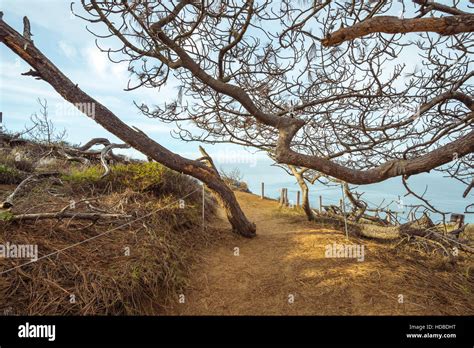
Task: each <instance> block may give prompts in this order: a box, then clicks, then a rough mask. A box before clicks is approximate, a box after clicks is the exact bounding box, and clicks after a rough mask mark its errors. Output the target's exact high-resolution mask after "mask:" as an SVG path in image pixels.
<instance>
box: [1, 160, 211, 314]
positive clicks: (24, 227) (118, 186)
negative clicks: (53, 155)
mask: <svg viewBox="0 0 474 348" xmlns="http://www.w3.org/2000/svg"><path fill="white" fill-rule="evenodd" d="M114 169H115V170H113V175H111V176H110V178H107V179H100V178H96V179H97V180H92V179H91V177H92V176H93V173H100V174H101V172H100V170H99V169H98V168H94V167H93V168H88V169H86V170H84V171H80V170H77V169H75V170H72V171H71V172H70V173H68V174H67V175H64V177H63V182H64V185H63V186H51V184H50V183H44V184H42V185H39V186H37V187H35V188H34V189H32V190H30V191H29V192H28V193H27V194H26V195H24V196H22V197H21V198H20V199H19V200H18V202H17V204H16V205H15V207H14V209H15V210H14V211H13V212H25V211H28V212H47V211H58V210H60V209H61V208H63V207H65V206H67V205H68V204H69V202H70V201H71V200H72V199H74V200H75V201H76V202H80V201H81V200H83V199H85V198H89V201H90V203H91V204H92V205H93V206H94V208H95V209H98V210H103V211H108V212H114V213H123V214H130V215H133V216H134V218H132V219H131V220H132V221H131V222H130V220H126V219H123V220H115V221H98V222H96V223H91V222H90V221H78V220H74V219H72V220H69V219H67V220H63V221H56V220H42V221H38V222H37V223H26V222H19V223H16V222H15V223H13V222H0V244H6V243H7V242H10V243H14V244H17V245H21V244H33V245H38V251H39V257H40V258H41V257H42V256H45V255H49V254H52V255H51V256H49V257H47V258H44V259H40V260H38V261H37V262H33V263H30V264H27V265H25V266H23V267H19V268H16V269H12V270H10V271H8V272H7V273H4V274H1V275H0V314H2V313H5V314H22V315H46V314H50V315H65V314H67V315H97V314H100V315H103V314H107V315H123V314H126V315H128V314H130V315H131V314H145V315H146V314H159V313H162V312H163V311H164V309H165V308H166V307H167V306H169V302H170V301H172V300H173V299H174V298H176V296H177V294H179V293H180V292H181V291H183V290H182V289H183V288H185V287H186V284H187V279H188V274H189V269H190V265H191V264H193V263H196V262H198V255H197V250H199V248H201V247H202V246H204V245H208V244H209V243H211V242H212V241H214V240H216V239H218V236H219V231H217V230H215V229H210V228H208V229H206V230H205V231H204V230H203V229H202V226H201V218H200V215H201V188H200V186H199V185H198V184H197V183H196V182H195V181H194V180H192V179H190V178H189V177H187V176H184V175H181V174H178V173H175V172H172V171H169V170H167V169H164V168H163V167H161V166H159V165H157V164H156V163H155V164H143V165H138V164H134V165H132V166H123V165H120V166H117V167H115V168H114ZM3 189H4V194H6V192H7V190H6V187H3ZM183 196H187V197H186V198H185V199H184V201H185V209H181V208H180V206H179V201H178V200H179V199H180V198H181V197H183ZM97 197H99V198H100V199H94V198H97ZM206 204H207V209H206V213H207V217H208V218H212V215H213V214H214V212H213V210H214V208H215V202H214V201H213V200H210V199H209V200H208V201H207V202H206ZM75 209H76V211H86V210H88V209H90V207H88V206H87V204H85V203H84V202H82V203H78V204H77V206H76V207H75ZM143 216H146V218H143V219H140V217H143ZM135 220H136V221H135ZM109 231H110V232H109ZM91 238H92V239H91ZM88 239H91V240H89V241H87V240H88ZM84 241H86V242H84ZM67 248H69V249H67ZM60 250H63V251H60ZM58 251H59V252H58ZM128 252H129V253H128ZM27 261H28V260H18V259H4V260H1V261H0V262H1V263H0V265H1V270H0V272H3V271H6V270H8V269H11V268H14V267H16V266H19V265H21V264H24V263H26V262H27Z"/></svg>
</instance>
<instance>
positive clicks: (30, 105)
mask: <svg viewBox="0 0 474 348" xmlns="http://www.w3.org/2000/svg"><path fill="white" fill-rule="evenodd" d="M0 4H1V5H0V9H1V10H2V11H3V12H4V17H3V19H4V20H5V21H6V22H7V23H8V24H9V25H11V26H12V27H13V28H15V29H16V30H17V31H21V30H22V28H23V21H22V19H23V16H25V15H26V16H28V18H29V19H30V22H31V27H32V33H33V35H34V36H33V40H34V43H35V45H36V46H37V47H38V48H39V49H40V50H41V51H42V52H43V53H44V54H45V55H46V56H47V57H48V58H49V59H50V60H51V61H52V62H53V63H54V64H55V65H56V66H58V68H59V69H60V70H61V71H63V72H64V73H65V74H66V75H67V76H68V77H69V78H70V79H71V80H72V81H74V82H76V83H78V85H79V87H80V88H81V89H83V90H84V91H85V92H87V93H88V94H90V95H91V96H92V97H93V98H95V99H97V100H98V101H100V102H101V103H103V104H104V105H105V106H107V107H108V108H109V109H110V110H112V111H113V112H114V113H115V114H116V115H117V116H119V117H120V118H121V119H122V120H123V121H125V122H127V123H128V124H130V125H134V126H136V127H138V128H140V129H142V130H143V131H145V132H146V133H147V134H148V135H149V136H150V137H152V138H154V139H155V140H157V141H158V142H159V143H160V144H162V145H164V146H166V147H167V148H169V149H170V150H172V151H174V152H177V153H179V154H181V155H183V156H185V157H189V158H196V157H199V153H198V151H197V146H198V144H196V143H183V142H182V141H178V140H176V139H173V138H172V137H171V135H170V131H171V130H172V129H173V125H171V124H164V123H160V122H159V121H157V120H153V119H148V118H146V117H145V116H143V115H141V114H140V113H139V112H138V110H137V108H136V107H135V106H134V104H133V101H136V102H137V103H138V104H141V103H142V102H145V103H147V104H149V105H151V104H164V103H165V101H170V100H173V99H175V98H176V94H177V89H176V88H175V86H167V87H165V88H161V89H160V90H156V89H153V90H152V89H139V90H136V91H132V92H125V91H124V90H123V89H124V88H125V87H126V86H127V82H128V79H129V75H128V72H127V66H126V65H124V64H112V63H110V62H109V60H108V58H107V56H106V54H104V53H102V52H100V51H99V50H98V49H97V47H96V46H95V43H94V39H95V37H94V36H93V35H92V34H90V33H89V32H88V31H87V30H86V28H85V26H86V22H84V21H83V20H81V19H79V18H76V17H74V16H73V15H72V14H71V13H70V1H67V0H37V1H32V0H0ZM78 6H80V4H76V7H78ZM94 29H96V28H94ZM404 56H405V57H403V58H401V57H400V58H401V59H402V60H404V61H405V62H407V63H409V64H411V65H412V66H414V65H415V64H416V63H417V62H418V61H419V57H416V58H415V57H414V56H413V55H411V56H410V52H406V53H405V54H404ZM0 61H1V65H0V111H2V112H3V124H4V126H5V127H6V128H7V129H8V130H11V131H20V130H22V129H23V128H24V125H25V124H28V122H29V117H30V116H31V114H33V113H34V112H37V111H38V110H39V104H38V103H37V101H36V100H37V98H45V99H47V101H48V105H49V113H50V116H51V117H52V120H53V121H54V123H55V125H56V126H57V127H58V128H65V129H66V130H67V132H68V140H69V141H70V142H72V143H76V144H79V143H85V142H87V141H88V140H90V139H91V138H93V137H107V138H109V139H110V140H112V141H114V142H120V140H118V139H117V138H116V137H114V136H113V135H112V134H110V133H108V132H107V131H106V130H104V129H103V128H102V127H100V126H99V125H97V124H96V123H95V122H94V121H93V120H91V119H89V118H88V117H85V116H84V115H82V114H80V113H78V112H71V111H72V110H73V109H72V108H70V107H69V106H68V105H69V104H68V103H67V102H65V101H64V100H63V99H62V98H61V97H59V95H58V94H57V93H56V92H55V91H54V90H53V89H52V88H51V87H50V86H49V85H48V84H47V83H45V82H44V81H39V80H35V79H33V78H31V77H26V76H21V73H23V72H26V71H28V70H29V69H30V67H29V66H28V65H27V64H26V63H25V62H23V61H22V60H21V59H19V58H18V57H17V56H16V55H15V54H13V53H12V52H11V51H10V50H9V49H8V48H6V47H5V46H4V45H0ZM205 147H206V149H207V150H208V152H209V153H210V154H211V155H212V156H213V157H214V159H215V161H216V162H217V165H218V166H219V167H220V168H225V169H231V168H234V167H238V168H239V169H240V170H241V171H242V172H243V173H244V178H245V179H246V180H247V181H249V183H250V187H251V188H252V189H254V190H255V191H257V190H258V187H259V185H260V182H261V181H265V182H266V183H267V184H268V185H269V190H268V193H269V194H271V195H273V196H276V194H277V190H278V189H279V188H280V187H285V186H286V187H290V189H293V190H297V186H296V184H295V183H294V180H293V179H292V178H291V177H289V176H288V175H287V174H285V173H284V172H283V170H281V169H279V168H276V167H272V166H271V161H270V160H269V159H268V158H266V157H265V155H264V154H261V153H259V154H252V153H250V152H249V151H246V150H245V149H243V148H242V147H238V146H234V145H225V144H220V145H214V146H211V145H206V146H205ZM128 154H130V155H132V156H134V157H139V156H140V154H138V153H137V152H136V151H133V150H130V151H129V152H128ZM430 178H432V176H420V177H419V178H416V179H415V180H414V181H415V184H416V185H420V188H421V191H423V188H424V184H425V183H427V182H429V181H430V180H431V179H430ZM399 181H400V180H399V179H394V180H390V181H388V182H386V183H382V184H378V185H369V186H367V187H365V188H364V189H363V190H362V191H366V192H368V193H369V194H370V192H372V196H370V197H371V198H372V200H374V201H376V202H375V203H378V202H380V201H381V200H382V199H383V198H384V197H382V193H383V195H384V196H387V197H390V199H392V198H396V197H397V195H399V194H400V193H401V192H403V190H402V188H401V185H400V184H399ZM417 182H419V184H417ZM444 185H449V187H452V189H450V190H448V191H449V192H446V193H443V192H442V191H440V186H441V185H440V183H439V181H438V179H436V180H435V181H433V185H432V189H431V192H432V197H433V198H434V199H436V198H439V199H440V200H441V201H443V199H441V196H440V194H441V195H442V196H443V198H444V199H445V200H447V201H448V202H450V205H449V206H446V209H450V210H451V209H453V210H459V209H461V206H462V207H464V205H465V200H462V198H461V197H460V196H461V192H462V190H463V187H462V186H460V185H456V184H454V183H453V182H452V181H448V180H446V184H444ZM444 187H446V186H444ZM318 189H319V188H315V191H318ZM331 192H332V193H331ZM377 192H379V194H378V196H377ZM328 194H329V196H331V195H332V196H334V197H333V198H331V199H334V200H336V201H337V200H338V197H339V196H338V195H339V194H340V193H339V190H337V189H336V190H332V191H331V190H330V192H328ZM446 195H448V196H449V197H448V196H446ZM332 196H331V197H332ZM314 199H316V196H314ZM328 199H329V198H328ZM390 199H389V200H390Z"/></svg>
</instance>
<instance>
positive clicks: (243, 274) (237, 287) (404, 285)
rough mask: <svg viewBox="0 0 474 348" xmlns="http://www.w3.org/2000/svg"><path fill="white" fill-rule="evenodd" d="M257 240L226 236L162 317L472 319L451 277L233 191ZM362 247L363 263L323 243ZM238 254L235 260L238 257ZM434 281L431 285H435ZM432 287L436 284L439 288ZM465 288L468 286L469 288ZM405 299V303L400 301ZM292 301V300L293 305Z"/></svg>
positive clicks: (466, 296)
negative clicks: (328, 253) (332, 253)
mask: <svg viewBox="0 0 474 348" xmlns="http://www.w3.org/2000/svg"><path fill="white" fill-rule="evenodd" d="M237 198H238V200H239V202H240V203H241V205H242V208H243V209H244V211H245V213H246V214H247V216H248V217H249V218H250V219H251V220H252V221H254V222H256V223H257V233H258V236H257V237H256V238H254V239H250V240H249V239H245V238H241V237H238V236H234V235H231V234H229V233H228V229H229V227H228V225H227V224H226V223H225V221H224V220H221V222H220V224H222V226H221V227H222V228H223V229H224V230H226V231H225V232H226V233H227V234H228V237H225V238H223V239H222V240H221V241H219V242H218V243H217V245H214V246H212V247H210V248H209V249H208V250H205V251H204V252H203V255H202V258H203V262H202V263H200V264H197V265H195V267H194V271H193V274H192V276H191V281H190V287H189V288H188V289H186V291H185V292H184V294H185V296H186V301H185V303H176V304H175V305H173V306H172V308H171V309H170V310H169V311H168V313H167V314H182V315H206V314H208V315H297V314H298V315H331V314H332V315H336V314H340V315H359V314H369V315H370V314H379V315H380V314H387V315H389V314H473V313H474V309H473V308H474V304H473V296H472V294H473V291H472V290H473V289H472V287H471V288H470V289H469V288H468V289H465V284H463V286H464V289H463V290H458V288H459V286H452V287H451V286H449V285H445V284H446V283H448V284H453V283H454V284H457V283H456V282H455V280H457V278H456V279H453V278H452V277H453V276H452V273H450V272H447V271H443V270H437V271H430V272H429V273H426V272H427V271H426V265H424V264H423V263H422V262H420V261H418V260H417V259H415V260H414V259H413V258H410V257H409V258H406V257H404V256H400V255H398V254H394V253H393V252H390V251H389V249H390V248H389V247H388V246H383V245H380V244H376V243H373V242H370V241H366V240H358V239H354V238H351V239H350V240H349V241H347V240H346V239H345V236H344V235H343V234H341V233H340V232H337V231H334V230H330V229H325V228H318V226H317V225H316V224H314V223H309V222H307V221H305V219H304V217H303V216H299V215H298V216H290V217H288V216H287V215H282V214H279V213H278V205H277V203H276V202H274V201H270V200H264V201H262V200H260V199H259V198H258V197H257V196H255V195H251V194H246V193H237ZM333 243H338V244H363V245H364V247H365V260H364V261H363V262H358V261H357V260H355V259H341V258H339V259H338V258H326V257H325V250H326V249H325V246H326V245H328V244H333ZM235 248H239V256H235V255H234V252H235V250H236V249H235ZM433 277H435V279H433ZM437 281H439V282H440V284H441V285H436V283H437ZM468 285H472V283H469V284H468ZM399 295H403V303H399V300H400V297H399ZM292 299H294V301H291V300H292Z"/></svg>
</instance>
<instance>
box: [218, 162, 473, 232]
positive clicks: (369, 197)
mask: <svg viewBox="0 0 474 348" xmlns="http://www.w3.org/2000/svg"><path fill="white" fill-rule="evenodd" d="M216 165H217V167H218V168H220V169H223V170H224V171H229V170H232V169H235V168H237V169H238V170H239V171H240V173H241V174H242V176H243V181H245V182H247V184H248V185H249V188H250V190H251V191H252V192H253V193H255V194H260V191H261V183H262V182H264V183H265V196H267V197H271V198H277V197H279V194H280V190H281V188H287V189H288V196H289V197H288V198H289V199H290V200H292V201H293V202H296V192H297V191H298V190H299V186H298V184H297V183H296V180H295V179H294V178H293V177H292V176H290V175H289V174H287V173H286V172H285V171H284V170H283V169H281V168H279V167H276V166H272V165H271V162H269V161H265V160H261V161H258V162H256V163H252V164H239V163H237V164H236V163H219V162H217V163H216ZM408 184H409V185H410V188H411V189H412V190H414V191H415V192H416V193H417V194H420V195H421V194H423V193H424V192H425V190H426V193H425V195H424V197H425V198H426V199H428V201H429V202H430V204H432V205H433V206H434V207H435V208H437V209H438V210H440V211H443V212H446V213H460V214H465V221H466V222H468V223H474V214H473V213H471V214H469V213H466V212H465V207H466V206H467V205H469V204H471V203H474V192H472V191H471V193H470V194H469V195H468V196H467V197H466V198H463V197H462V194H463V192H464V190H465V188H466V186H464V185H462V184H460V183H459V182H457V181H456V180H454V179H451V178H445V177H443V176H442V174H440V173H437V172H432V173H423V174H419V175H416V176H412V177H410V178H409V179H408ZM309 189H310V204H311V206H312V207H314V208H316V209H317V208H319V196H320V195H321V196H322V200H323V205H329V204H335V205H339V200H340V199H341V198H342V190H341V186H340V185H337V186H333V187H328V186H325V185H322V184H320V183H316V184H315V185H312V186H311V185H309ZM353 191H356V192H359V193H363V195H362V198H363V199H364V200H365V201H366V202H367V203H368V204H369V208H376V207H377V206H379V205H382V206H383V207H385V206H386V205H387V204H389V203H391V204H390V205H389V208H390V209H391V210H395V211H399V212H401V213H402V214H400V215H399V216H401V221H402V222H403V221H407V218H408V216H407V213H408V211H409V210H410V208H409V207H406V205H414V204H420V203H421V201H419V200H418V199H416V198H415V197H413V196H405V194H406V190H405V187H404V186H403V184H402V182H401V178H392V179H389V180H386V181H384V182H381V183H377V184H371V185H364V186H357V187H356V188H355V189H354V190H353ZM345 204H346V207H347V209H350V207H351V206H350V203H349V202H348V200H347V198H346V200H345ZM471 211H474V209H473V208H471ZM422 212H423V210H422V209H419V210H418V213H417V214H416V216H417V217H419V216H421V214H422ZM372 214H373V213H372ZM381 216H382V217H383V216H384V215H383V214H381ZM430 217H431V219H432V220H433V221H436V222H438V221H441V219H442V217H441V215H439V214H435V213H430ZM447 220H448V221H449V215H447Z"/></svg>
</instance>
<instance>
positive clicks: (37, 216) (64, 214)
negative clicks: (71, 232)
mask: <svg viewBox="0 0 474 348" xmlns="http://www.w3.org/2000/svg"><path fill="white" fill-rule="evenodd" d="M131 217H132V216H131V215H124V214H106V213H79V212H70V211H60V212H54V213H32V214H18V215H13V216H11V217H9V218H8V221H25V220H35V221H36V220H45V219H68V218H71V219H80V220H94V221H96V220H99V219H129V218H131Z"/></svg>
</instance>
